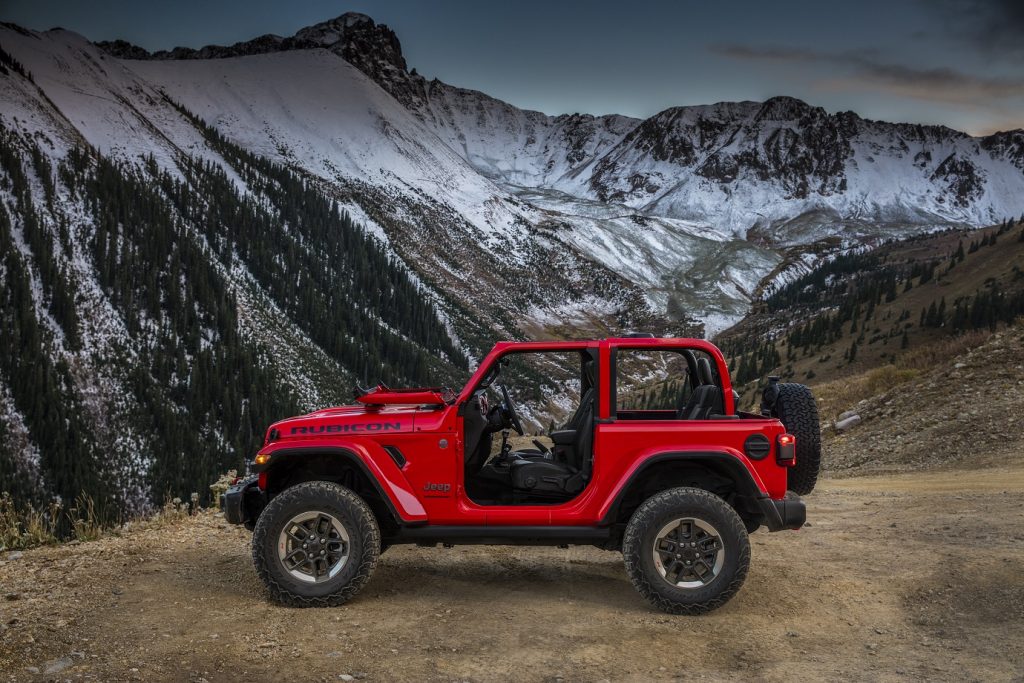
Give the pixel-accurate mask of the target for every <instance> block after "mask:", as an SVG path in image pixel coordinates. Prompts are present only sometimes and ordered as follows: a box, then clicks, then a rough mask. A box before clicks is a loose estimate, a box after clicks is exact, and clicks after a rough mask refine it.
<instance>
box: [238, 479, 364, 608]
mask: <svg viewBox="0 0 1024 683" xmlns="http://www.w3.org/2000/svg"><path fill="white" fill-rule="evenodd" d="M310 511H317V512H325V513H328V514H330V515H333V516H334V517H336V518H337V519H338V520H339V521H340V522H341V523H342V524H344V526H345V529H346V531H347V532H348V535H349V557H348V560H347V561H346V563H345V565H344V566H343V567H342V568H341V571H340V572H338V575H337V576H334V577H332V578H331V579H329V580H327V581H325V582H323V583H305V582H303V581H300V580H299V579H296V578H295V577H293V576H292V575H291V574H290V573H289V572H288V571H287V570H286V569H285V567H284V564H283V563H282V562H281V560H280V559H279V557H278V551H277V542H278V537H279V535H280V534H281V531H282V529H283V528H284V525H285V524H287V523H288V522H289V520H291V519H292V518H293V517H295V516H296V515H298V514H301V513H303V512H310ZM379 557H380V529H379V528H378V526H377V520H376V519H375V518H374V516H373V512H371V511H370V508H369V507H368V506H367V505H366V503H365V502H364V501H363V499H362V498H360V497H359V496H358V495H356V494H355V493H354V492H352V491H351V490H350V489H347V488H345V487H344V486H341V485H340V484H334V483H331V482H327V481H307V482H303V483H301V484H296V485H295V486H292V487H290V488H288V489H286V490H285V491H284V492H282V493H280V494H279V495H277V496H276V497H275V498H274V499H273V500H271V501H270V504H268V505H267V507H266V508H265V509H264V510H263V513H262V514H261V515H260V518H259V520H258V521H257V522H256V529H255V530H254V531H253V536H252V559H253V564H255V565H256V573H257V574H258V575H259V577H260V579H262V581H263V583H264V585H265V586H266V588H267V592H268V593H270V596H271V597H272V598H273V599H274V600H276V601H278V602H280V603H282V604H284V605H288V606H291V607H332V606H335V605H341V604H343V603H345V602H347V601H348V600H350V599H351V598H352V596H354V595H355V594H356V593H358V592H359V589H361V588H362V587H363V585H364V584H365V583H366V582H367V581H368V580H369V578H370V575H371V574H372V573H373V570H374V567H375V566H376V565H377V559H378V558H379Z"/></svg>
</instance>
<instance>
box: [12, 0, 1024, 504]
mask: <svg viewBox="0 0 1024 683" xmlns="http://www.w3.org/2000/svg"><path fill="white" fill-rule="evenodd" d="M0 134H2V143H3V149H2V152H3V165H2V173H0V210H2V212H3V213H2V214H0V218H2V223H3V232H2V238H3V265H2V268H0V276H2V278H3V283H4V287H3V290H2V294H3V295H2V303H3V308H2V310H0V318H2V322H3V325H4V328H3V329H4V330H5V333H6V334H7V335H8V336H7V337H6V338H8V339H10V340H15V342H16V343H15V344H14V345H13V346H14V348H17V349H18V350H19V352H18V353H17V354H11V355H8V356H6V357H5V359H4V364H3V366H2V367H0V433H2V434H3V435H6V436H7V438H5V439H4V440H3V441H2V442H0V443H2V444H3V446H2V447H0V474H2V475H3V476H4V481H5V482H13V483H10V484H5V489H8V490H10V491H12V492H14V493H15V494H16V496H17V497H18V498H19V499H21V500H23V501H24V502H32V503H34V504H36V505H42V504H45V503H46V502H47V501H52V500H55V499H60V500H63V501H65V502H67V501H70V500H74V499H75V498H76V497H77V496H78V495H79V494H81V493H83V492H84V493H86V494H88V495H90V496H94V497H96V498H97V499H99V500H101V501H103V504H104V506H105V508H106V509H109V510H110V514H111V515H112V516H114V517H116V516H117V515H120V514H134V513H136V512H139V511H145V510H152V509H153V508H154V506H157V505H158V504H159V503H160V502H161V500H162V499H163V498H164V497H165V496H171V497H173V496H175V495H179V496H188V495H189V494H190V493H191V492H192V491H200V492H203V494H202V495H205V490H206V489H205V486H206V484H207V482H208V481H209V480H210V479H211V478H213V477H215V476H217V475H218V474H219V473H221V472H222V471H223V470H225V469H229V468H231V467H238V466H240V465H241V458H242V456H243V455H244V454H249V453H251V452H252V451H253V450H254V448H255V447H257V446H258V443H259V440H260V438H261V435H262V429H263V427H264V426H265V425H266V424H267V423H268V422H269V421H270V420H271V419H272V418H276V417H281V416H283V415H284V414H290V413H294V412H299V411H304V410H310V409H313V408H317V407H322V406H324V405H327V404H331V403H338V402H344V401H345V400H347V397H348V396H349V395H350V391H351V388H352V386H353V385H355V384H357V383H361V384H364V385H365V384H371V383H374V382H376V381H386V382H389V383H392V384H437V383H440V384H459V383H461V380H462V378H463V377H464V376H465V374H466V372H468V370H469V369H470V367H471V365H472V363H473V362H474V359H476V358H479V357H480V355H481V354H482V353H483V352H484V351H485V350H486V349H488V348H489V347H490V345H491V344H492V343H493V341H494V340H496V339H503V338H513V339H522V338H565V337H579V336H606V335H614V334H621V333H623V332H628V331H633V330H645V331H649V332H652V333H654V334H658V335H665V336H690V335H695V336H701V335H705V336H709V337H710V336H713V335H716V334H718V335H719V339H721V340H722V343H723V344H724V345H725V346H726V348H727V351H728V352H729V353H730V355H731V356H733V357H734V358H735V359H736V362H737V363H738V362H740V361H739V359H740V358H743V368H742V370H743V371H742V372H739V373H738V374H739V375H740V376H741V377H743V378H744V383H747V386H745V387H743V388H744V398H745V400H748V401H749V400H753V398H752V397H753V396H754V395H755V394H756V391H757V386H756V381H755V380H756V378H758V377H762V376H763V375H765V374H767V372H766V371H776V370H777V371H778V372H779V373H780V374H783V375H784V376H786V377H787V378H795V379H796V380H798V381H807V382H810V383H812V384H821V383H823V382H826V381H831V380H841V379H843V378H845V377H847V376H852V375H856V374H858V373H865V372H867V371H869V370H870V369H872V368H874V367H876V366H878V365H893V366H894V367H896V368H897V370H901V371H902V370H913V368H912V367H908V368H901V366H900V363H901V362H902V361H900V360H899V359H900V358H903V357H904V354H902V353H901V352H902V351H903V350H904V349H902V344H903V339H904V338H906V339H907V340H908V344H909V350H911V351H915V350H921V349H923V348H925V347H927V346H928V345H929V344H932V343H939V342H940V341H942V340H945V339H946V338H947V334H946V333H947V332H948V329H949V328H943V325H944V324H945V321H946V320H947V318H948V320H949V323H950V324H952V323H953V315H954V313H956V315H958V316H959V318H958V319H959V320H960V323H959V324H962V325H964V326H965V327H964V330H965V331H968V328H969V330H970V331H974V330H977V329H978V328H979V326H980V325H982V323H980V322H976V321H975V320H974V316H975V315H976V314H975V313H974V310H975V308H977V310H978V311H981V310H982V309H983V308H986V307H991V306H990V303H991V302H990V300H992V297H993V296H995V295H994V294H992V293H991V291H989V290H985V291H989V293H988V294H985V296H988V297H989V299H986V301H989V302H990V303H984V302H982V304H984V305H982V304H978V306H977V307H975V308H972V307H973V306H974V300H973V299H971V300H970V301H968V300H967V298H963V299H962V300H961V301H960V303H959V308H958V307H957V296H961V297H971V296H975V295H976V293H977V292H979V291H982V290H984V287H983V285H984V282H983V281H981V282H973V281H972V282H970V283H969V282H967V280H966V279H963V280H962V283H963V284H962V285H956V286H955V287H954V289H957V288H959V289H957V292H960V289H962V290H963V291H962V293H958V294H957V295H956V296H951V294H952V293H953V290H952V289H949V290H936V289H935V288H936V287H940V286H945V285H944V284H942V283H948V282H950V281H952V279H957V281H958V282H960V281H961V279H960V274H962V273H965V272H967V271H972V272H977V273H979V274H980V273H982V272H986V271H987V269H988V268H989V267H990V266H991V267H992V268H995V269H996V270H997V271H998V274H997V275H996V276H995V277H996V279H997V281H998V282H999V283H1000V284H999V286H1000V287H1001V288H1002V289H1000V292H1005V295H1006V296H1016V295H1015V294H1013V293H1014V292H1016V291H1018V289H1017V285H1016V284H1015V283H1016V280H1014V279H1013V278H1014V275H1013V273H1012V271H1011V270H1007V268H1010V265H1008V264H1010V262H1011V260H1012V258H1013V256H1012V255H1011V254H1010V252H1009V251H1008V250H1003V249H1002V247H1003V246H1007V245H1009V244H1010V242H1011V241H1012V236H1011V235H1010V234H1009V233H1007V234H1005V235H1003V234H1001V235H1000V236H999V239H1000V242H999V244H1000V248H998V249H993V248H991V247H982V248H980V249H979V250H978V251H977V253H974V252H972V253H969V254H966V255H965V260H963V262H960V261H959V260H958V261H957V263H956V264H955V268H954V270H953V271H951V272H950V273H949V274H947V273H945V268H946V266H945V265H944V264H942V263H938V264H936V266H935V268H936V271H935V272H934V274H933V275H934V277H933V278H932V281H931V282H922V281H921V279H922V275H923V273H922V272H918V271H914V266H913V265H911V264H910V263H909V262H908V261H907V259H916V260H917V261H918V262H919V263H920V264H924V263H929V264H930V263H931V261H932V260H934V261H941V260H943V259H946V260H948V259H949V258H951V256H950V254H951V253H954V252H955V246H953V245H952V244H949V243H946V242H942V243H941V244H940V243H938V242H937V243H936V244H935V245H933V246H929V247H927V259H928V260H927V261H925V260H924V259H925V257H924V256H922V255H921V254H915V252H914V251H913V250H914V249H915V247H913V246H912V245H913V242H897V243H896V244H898V245H904V246H895V247H894V246H886V245H887V243H888V241H889V240H892V239H905V238H912V237H913V236H915V235H919V234H926V233H927V234H936V235H952V234H958V235H964V236H966V235H967V232H966V231H969V230H974V229H977V228H979V227H981V226H987V225H992V224H997V223H999V222H1000V221H1004V220H1005V219H1006V218H1007V217H1011V216H1019V215H1021V214H1022V213H1024V133H1022V132H1021V131H1009V132H1002V133H995V134H992V135H988V136H985V137H972V136H970V135H967V134H965V133H961V132H958V131H953V130H950V129H948V128H942V127H938V126H921V125H914V124H902V123H886V122H879V121H870V120H867V119H863V118H861V117H859V116H857V115H856V114H854V113H852V112H837V113H829V112H827V111H825V110H824V109H821V108H819V107H815V106H812V105H810V104H807V103H805V102H802V101H800V100H796V99H794V98H790V97H773V98H770V99H768V100H766V101H764V102H721V103H716V104H710V105H702V106H688V107H672V108H669V109H666V110H665V111H663V112H660V113H658V114H655V115H654V116H651V117H649V118H647V119H643V120H640V119H636V118H631V117H627V116H618V115H607V116H592V115H588V114H571V115H558V116H548V115H546V114H543V113H540V112H535V111H526V110H523V109H519V108H517V107H515V106H514V105H512V104H510V103H507V102H502V101H500V100H497V99H495V98H493V97H490V96H489V95H487V94H485V93H481V92H477V91H472V90H467V89H464V88H459V87H457V86H456V85H451V84H447V83H444V82H442V81H439V80H437V79H431V80H428V79H426V78H424V77H423V76H421V75H419V74H418V73H417V72H416V70H415V68H412V67H411V66H410V65H409V64H407V63H406V60H405V56H404V55H403V53H402V48H401V43H400V41H399V39H398V36H396V35H395V34H394V32H393V31H391V29H389V28H388V27H387V26H384V25H382V24H378V23H376V22H374V21H373V20H372V19H371V18H370V17H367V16H365V15H361V14H352V13H350V14H345V15H342V16H341V17H338V18H336V19H332V20H329V21H325V22H321V23H319V24H315V25H313V26H309V27H307V28H304V29H302V30H300V31H298V32H297V33H296V34H295V35H293V36H288V37H281V36H260V37H257V38H254V39H253V40H250V41H244V42H241V43H238V44H236V45H232V46H208V47H205V48H202V49H199V50H191V49H185V48H182V49H176V50H172V51H164V52H156V53H150V52H147V51H146V50H143V49H141V48H138V47H136V46H132V45H130V44H128V43H125V42H124V41H113V42H106V43H92V42H90V41H89V40H88V38H86V37H83V36H80V35H77V34H74V33H71V32H69V31H64V30H60V29H54V30H50V31H32V30H28V29H25V28H23V27H20V26H16V25H13V24H3V25H0ZM1015 229H1016V230H1019V228H1015ZM1014 234H1015V233H1014ZM936 239H939V238H936ZM907 245H910V246H907ZM968 246H969V245H965V249H966V248H967V247H968ZM887 249H888V251H886V250H887ZM951 249H952V251H951ZM872 250H874V251H872ZM900 250H903V251H900ZM864 253H870V254H874V256H871V258H872V259H876V260H875V261H872V262H870V263H868V262H865V263H862V264H860V265H859V266H858V267H859V268H861V270H863V271H865V272H866V271H869V270H871V269H873V268H882V269H883V270H884V272H886V273H889V275H890V276H891V277H890V280H892V281H893V282H898V283H899V284H898V285H897V286H898V287H900V288H902V287H905V286H906V285H905V284H904V283H905V282H906V281H912V282H913V285H912V287H913V288H912V289H909V290H907V291H906V292H903V291H902V289H901V290H900V291H897V292H895V298H894V299H893V300H891V301H884V302H880V303H878V302H876V304H875V306H874V307H873V310H872V311H871V313H870V315H867V310H866V307H867V298H865V299H864V301H863V302H862V303H861V309H860V310H858V311H856V313H857V315H856V316H854V315H853V313H854V311H852V310H849V311H848V310H847V309H846V308H842V316H839V317H841V318H842V320H839V321H838V322H837V316H836V313H835V312H832V313H830V315H832V317H831V318H830V319H829V324H830V325H831V327H829V332H828V334H829V335H831V336H829V337H828V340H827V341H825V340H824V338H823V337H822V338H821V339H819V337H818V336H815V335H819V336H820V335H821V334H822V332H821V329H823V327H822V326H823V325H824V322H818V323H815V320H816V319H817V318H816V314H815V313H814V309H815V307H818V308H822V303H823V302H822V301H817V302H809V301H803V300H799V297H796V299H795V300H790V299H787V298H786V297H787V296H789V294H792V293H793V292H794V291H796V290H793V289H787V288H789V287H792V286H794V283H800V282H805V280H801V278H807V277H817V276H815V275H813V272H814V269H815V268H817V267H819V266H821V265H822V264H823V263H824V264H827V263H833V264H842V263H844V261H842V259H844V258H847V257H849V255H851V254H864ZM994 254H1004V255H1005V256H1003V257H1002V258H1003V259H1004V262H1001V263H1002V265H999V264H996V263H995V261H993V262H992V263H991V264H989V262H988V260H989V259H990V258H995V257H994V256H992V255H994ZM826 267H827V266H826ZM920 267H921V265H919V266H918V269H920ZM928 267H929V268H930V267H931V266H930V265H929V266H928ZM912 271H913V272H912ZM979 277H980V275H979ZM985 277H987V276H985ZM982 280H983V278H982ZM798 286H800V287H802V286H803V285H798ZM979 288H981V289H979ZM849 291H854V292H861V289H859V288H858V286H853V288H852V289H851V290H849ZM849 291H848V292H846V294H849ZM865 291H866V290H865ZM787 292H788V293H789V294H787ZM942 292H945V293H946V294H947V296H946V306H947V309H946V310H945V311H943V313H942V315H941V316H939V315H938V311H936V313H935V314H934V315H932V317H931V318H930V319H929V320H930V323H929V324H927V325H926V324H924V322H921V321H918V319H917V316H918V314H919V311H918V307H919V306H921V307H925V308H926V311H925V312H926V314H927V313H928V311H927V307H928V306H930V303H931V301H933V300H935V298H936V297H935V296H932V293H938V299H939V301H941V298H942ZM861 293H863V292H861ZM876 294H877V292H875V293H874V294H873V295H876ZM839 295H840V292H839V290H830V293H829V296H839ZM858 296H859V294H858ZM864 296H865V297H867V295H866V294H865V295H864ZM885 296H886V297H888V291H887V292H886V293H885ZM999 296H1000V297H1002V296H1003V294H1000V295H999ZM876 299H877V296H876ZM1000 300H1001V299H1000ZM1014 301H1015V300H1014ZM825 303H827V306H825V307H826V308H827V307H831V306H832V305H833V303H834V302H831V301H829V302H825ZM938 305H939V304H938V303H936V306H938ZM1015 305H1016V304H1014V303H1013V302H1012V301H1011V302H1010V303H1007V304H1006V305H1005V306H1003V305H1002V304H1000V306H1003V308H1002V309H1000V310H1003V309H1005V310H1004V312H1003V313H1000V314H999V315H1002V316H1003V317H1002V318H999V320H998V321H996V323H995V324H996V327H999V326H1000V325H1004V324H1005V322H1007V321H1008V320H1009V318H1008V317H1007V316H1008V315H1009V314H1008V313H1005V311H1008V310H1011V309H1013V306H1015ZM765 306H766V307H767V309H766V311H767V313H765V314H762V308H763V307H765ZM751 307H753V309H754V312H753V315H752V316H751V317H746V315H747V313H748V312H749V311H750V310H751ZM957 311H958V312H957ZM847 313H849V317H846V316H847ZM908 315H909V316H910V317H909V318H908V317H906V316H908ZM977 315H982V313H978V314H977ZM964 316H966V318H965V317H964ZM939 318H941V319H942V320H941V322H940V321H939ZM868 319H870V320H868ZM898 319H899V320H898ZM854 320H855V321H856V324H857V325H858V326H859V327H858V331H853V330H851V329H850V327H851V323H852V322H853V321H854ZM965 321H966V322H965ZM791 322H798V323H799V327H797V328H794V329H788V325H789V324H790V323H791ZM865 323H870V325H869V328H870V329H869V331H868V332H867V333H865V332H864V327H863V325H864V324H865ZM911 323H913V325H911ZM815 324H817V325H818V328H815V330H816V331H814V332H813V334H812V333H811V332H809V331H807V330H809V329H810V328H808V326H811V327H813V326H814V325H815ZM985 324H988V323H987V322H986V323H985ZM908 325H909V326H908ZM819 328H821V329H819ZM805 332H806V334H805ZM794 334H799V335H802V336H801V338H800V339H796V338H793V335H794ZM851 335H853V336H852V338H849V337H850V336H851ZM862 337H863V339H862ZM854 341H856V347H857V351H856V352H855V353H856V357H855V358H854V359H850V357H849V356H850V353H851V350H850V349H851V346H852V345H853V343H854ZM978 341H980V340H978ZM798 342H799V343H798ZM769 346H770V347H771V348H770V349H769V348H768V347H769ZM896 347H901V348H899V349H897V348H896ZM844 353H845V355H846V357H845V358H844ZM922 353H923V351H922ZM774 354H779V358H778V362H775V361H776V359H775V356H774ZM908 357H909V356H908ZM924 357H926V356H924V355H923V356H922V358H924ZM822 359H824V360H822ZM851 361H852V362H851ZM920 362H922V363H923V362H924V361H920ZM907 363H911V361H909V360H908V361H907ZM737 369H738V368H737ZM30 387H42V389H41V390H35V391H29V388H30ZM61 424H63V425H64V426H65V427H64V429H63V430H61V429H58V428H57V427H56V426H57V425H61ZM55 434H57V436H55Z"/></svg>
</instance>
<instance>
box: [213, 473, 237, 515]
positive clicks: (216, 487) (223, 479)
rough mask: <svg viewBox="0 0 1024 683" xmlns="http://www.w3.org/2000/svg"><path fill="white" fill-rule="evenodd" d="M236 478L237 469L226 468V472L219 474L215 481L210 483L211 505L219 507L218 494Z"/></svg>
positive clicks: (225, 489)
mask: <svg viewBox="0 0 1024 683" xmlns="http://www.w3.org/2000/svg"><path fill="white" fill-rule="evenodd" d="M235 479H238V470H228V471H227V473H226V474H222V475H220V478H219V479H217V481H215V482H213V483H212V484H210V493H211V494H212V495H213V507H214V508H215V509H217V510H219V509H220V496H221V494H222V493H224V492H226V491H227V490H228V488H230V487H231V485H232V484H233V483H234V481H235Z"/></svg>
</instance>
